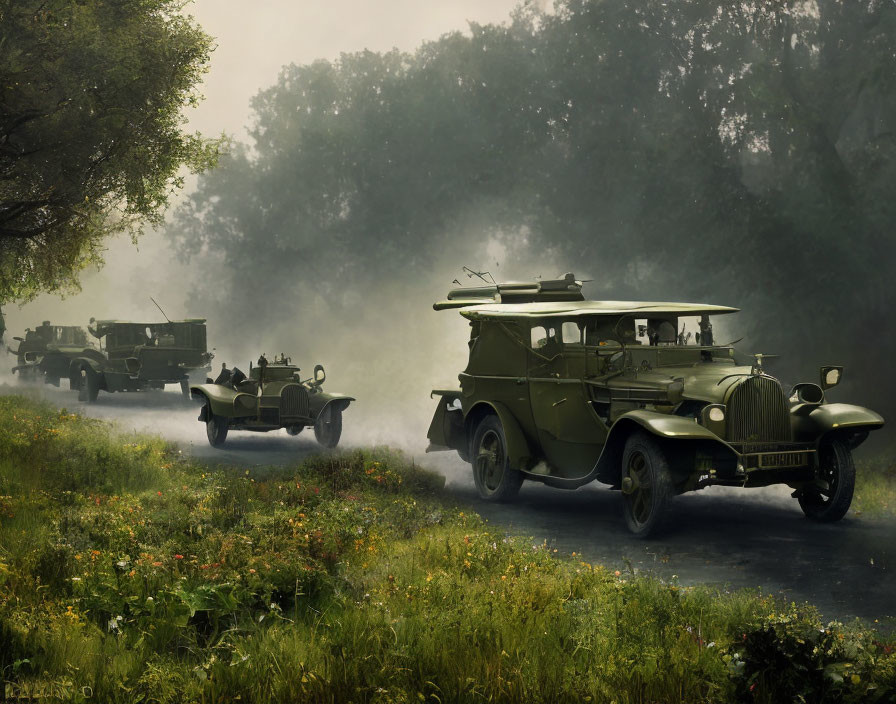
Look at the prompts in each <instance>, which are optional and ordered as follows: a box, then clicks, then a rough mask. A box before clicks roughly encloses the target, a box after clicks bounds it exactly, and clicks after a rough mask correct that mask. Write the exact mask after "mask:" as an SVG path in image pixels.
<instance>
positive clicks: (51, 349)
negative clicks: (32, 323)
mask: <svg viewBox="0 0 896 704" xmlns="http://www.w3.org/2000/svg"><path fill="white" fill-rule="evenodd" d="M13 339H14V340H17V341H18V343H19V347H18V349H15V350H13V349H12V348H10V347H7V350H9V352H10V353H12V354H14V355H16V366H14V367H13V368H12V373H13V374H16V375H17V376H18V378H19V380H21V381H30V382H35V381H45V382H46V383H48V384H52V385H53V386H59V380H60V379H63V378H67V377H68V370H69V365H70V363H71V360H72V359H74V358H75V357H84V358H93V359H100V358H102V355H101V354H100V353H99V352H98V351H97V350H96V348H95V347H94V346H93V345H92V344H91V343H90V342H88V340H87V332H86V331H85V330H84V328H82V327H78V326H76V325H51V324H50V321H49V320H45V321H44V322H43V323H42V324H41V325H39V326H38V327H37V328H35V329H34V330H31V329H30V328H29V329H28V330H26V331H25V337H24V338H22V337H15V338H13Z"/></svg>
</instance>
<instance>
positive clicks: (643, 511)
mask: <svg viewBox="0 0 896 704" xmlns="http://www.w3.org/2000/svg"><path fill="white" fill-rule="evenodd" d="M671 498H672V479H671V477H670V476H669V464H668V462H667V461H666V457H665V455H664V454H663V450H662V448H661V447H660V446H659V444H658V443H657V442H656V440H654V439H653V438H652V437H650V436H649V435H646V434H644V433H636V434H634V435H632V436H631V437H630V438H629V439H628V441H627V442H626V443H625V452H624V453H623V455H622V507H623V512H624V513H625V522H626V525H628V529H629V530H630V531H631V532H632V533H634V534H635V535H637V536H638V537H639V538H646V537H648V536H650V535H651V534H652V533H653V532H654V531H656V529H657V528H658V527H660V525H662V520H663V517H664V514H665V513H666V508H667V507H668V505H669V502H670V500H671Z"/></svg>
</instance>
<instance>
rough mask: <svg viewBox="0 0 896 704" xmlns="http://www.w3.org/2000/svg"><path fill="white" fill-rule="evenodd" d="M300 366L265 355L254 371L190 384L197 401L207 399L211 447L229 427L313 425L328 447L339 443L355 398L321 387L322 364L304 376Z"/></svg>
mask: <svg viewBox="0 0 896 704" xmlns="http://www.w3.org/2000/svg"><path fill="white" fill-rule="evenodd" d="M300 372H301V370H300V369H299V367H297V366H295V365H294V364H292V361H291V360H290V358H289V357H286V356H285V355H282V354H281V355H280V356H279V357H275V358H274V360H273V362H269V361H268V359H267V357H265V355H261V357H259V359H258V364H257V365H256V366H254V367H253V366H252V363H251V362H250V363H249V376H248V377H247V376H246V375H245V373H243V372H242V371H240V370H239V369H238V368H236V367H234V368H233V369H227V367H226V366H224V365H222V367H221V373H220V374H219V375H218V377H217V378H216V379H215V380H214V381H212V380H211V379H208V380H207V382H206V383H205V384H198V385H194V386H191V387H190V392H191V394H192V395H193V398H194V400H196V401H197V402H199V403H201V404H202V410H201V412H200V413H199V420H200V421H201V422H203V423H205V428H206V434H207V436H208V441H209V444H210V445H211V446H212V447H220V446H221V445H223V444H224V441H225V440H226V439H227V433H228V431H230V430H249V431H254V432H262V433H264V432H268V431H271V430H279V429H280V428H285V429H286V432H287V433H289V434H290V435H298V434H299V433H300V432H302V430H304V429H305V428H306V427H313V428H314V437H315V439H316V440H317V441H318V442H319V443H320V444H321V445H323V446H324V447H328V448H332V447H336V445H337V444H338V443H339V438H340V437H341V435H342V412H343V411H344V410H345V409H346V408H348V405H349V404H350V403H351V402H352V401H354V400H355V399H354V398H352V397H351V396H346V395H344V394H336V393H326V392H325V391H324V390H323V389H322V388H321V386H322V385H323V383H324V381H325V380H326V378H327V374H326V372H325V371H324V368H323V367H322V366H321V365H320V364H318V365H316V366H315V367H314V373H313V375H312V376H311V377H310V378H308V379H304V380H303V379H302V377H301V373H300Z"/></svg>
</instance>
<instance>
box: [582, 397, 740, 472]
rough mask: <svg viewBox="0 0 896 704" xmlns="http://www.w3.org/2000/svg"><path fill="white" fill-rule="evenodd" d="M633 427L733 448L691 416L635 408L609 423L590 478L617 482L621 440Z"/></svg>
mask: <svg viewBox="0 0 896 704" xmlns="http://www.w3.org/2000/svg"><path fill="white" fill-rule="evenodd" d="M637 430H646V431H647V432H649V433H650V434H652V435H656V436H657V437H660V438H665V439H668V440H684V441H708V442H712V443H714V444H717V445H721V446H722V447H725V448H727V449H729V450H730V451H731V452H732V453H735V454H736V452H735V450H734V448H732V447H731V446H730V445H728V443H726V442H725V441H724V440H722V438H720V437H719V436H718V435H716V434H715V433H713V432H712V431H711V430H709V429H707V428H705V427H704V426H702V425H700V424H699V423H696V422H694V419H693V418H685V417H683V416H673V415H669V414H667V413H657V412H656V411H645V410H643V409H639V410H635V411H629V412H628V413H624V414H623V415H621V416H619V418H618V419H617V420H616V422H615V423H613V426H612V427H611V428H610V432H609V434H608V435H607V442H606V444H605V445H604V449H603V451H602V452H601V454H600V457H599V458H598V460H597V464H596V465H595V466H594V469H593V470H592V472H591V474H590V475H589V476H590V478H594V479H597V480H599V481H602V482H604V483H606V484H613V485H616V484H618V483H619V474H620V471H621V468H622V452H623V450H624V449H625V441H626V440H627V439H628V436H629V435H631V434H632V433H633V432H635V431H637ZM583 483H584V482H583Z"/></svg>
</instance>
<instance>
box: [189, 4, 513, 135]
mask: <svg viewBox="0 0 896 704" xmlns="http://www.w3.org/2000/svg"><path fill="white" fill-rule="evenodd" d="M520 1H521V0H327V1H325V2H320V1H319V0H292V1H290V0H256V2H245V0H194V2H193V4H191V5H189V6H188V7H187V12H189V13H190V14H192V15H193V16H194V17H195V18H196V19H197V20H198V22H199V24H200V25H202V27H203V28H204V29H205V31H206V32H208V33H209V34H210V35H212V36H213V37H215V38H216V40H217V45H218V48H217V49H216V50H215V52H214V54H213V56H212V66H211V71H210V72H209V74H208V76H207V78H206V81H205V88H204V94H205V96H206V100H205V102H204V103H203V104H202V105H201V106H200V107H199V109H198V110H193V111H191V112H192V113H193V114H192V115H191V116H190V125H191V126H192V127H193V128H194V129H198V130H199V131H201V132H205V133H208V134H218V133H220V132H222V131H226V132H228V133H230V134H234V135H235V136H237V137H242V136H243V135H244V132H243V131H242V129H243V127H244V126H245V125H246V124H247V123H248V121H249V116H250V111H249V100H250V98H251V97H252V96H253V95H255V93H257V92H258V90H259V88H262V87H267V86H269V85H272V84H273V83H274V82H275V81H276V80H277V75H278V73H279V72H280V69H281V67H282V66H284V65H287V64H290V63H295V64H306V63H311V62H312V61H314V60H316V59H329V60H333V59H336V58H338V57H339V55H340V54H341V53H344V52H355V51H360V50H363V49H369V50H370V51H376V52H379V51H388V50H390V49H392V48H398V49H400V50H402V51H411V50H413V49H414V48H416V47H417V46H419V45H420V44H421V43H422V42H423V41H425V40H432V39H438V38H439V37H440V36H441V35H443V34H445V33H446V32H451V31H454V30H461V31H466V30H467V24H468V22H477V23H479V24H490V23H501V22H504V21H506V20H507V19H508V18H509V17H510V13H511V11H512V10H513V8H514V7H516V6H517V5H518V4H519V3H520Z"/></svg>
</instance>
